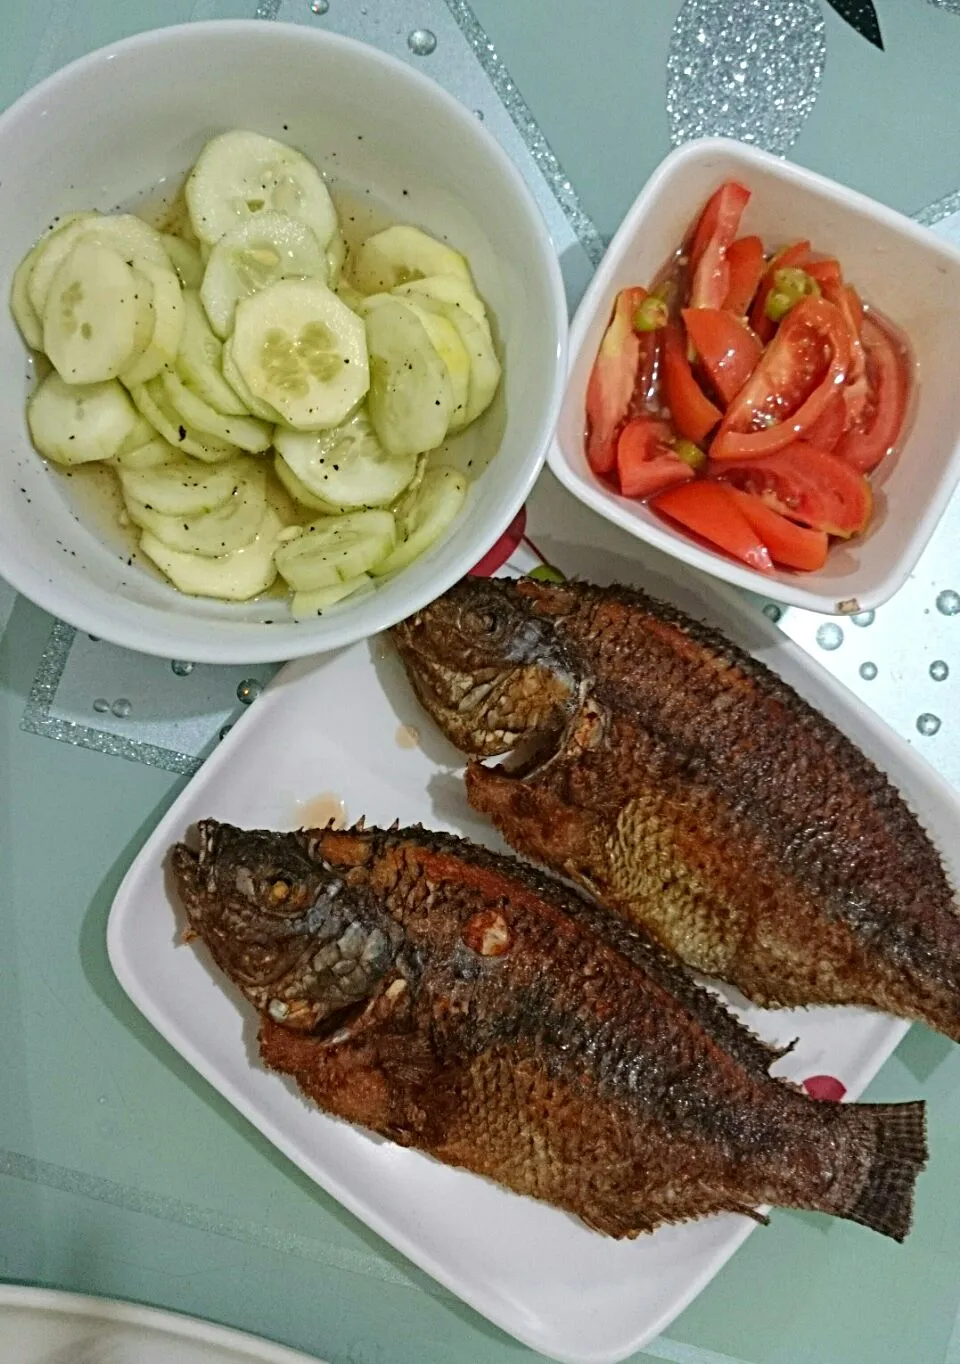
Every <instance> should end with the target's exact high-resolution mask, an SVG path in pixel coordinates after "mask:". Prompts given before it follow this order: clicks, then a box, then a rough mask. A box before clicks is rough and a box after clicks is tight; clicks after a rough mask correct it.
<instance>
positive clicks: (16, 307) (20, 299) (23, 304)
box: [10, 241, 44, 350]
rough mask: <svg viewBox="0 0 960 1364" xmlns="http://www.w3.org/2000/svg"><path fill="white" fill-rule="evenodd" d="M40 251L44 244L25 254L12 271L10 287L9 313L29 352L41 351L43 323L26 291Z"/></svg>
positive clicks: (40, 243)
mask: <svg viewBox="0 0 960 1364" xmlns="http://www.w3.org/2000/svg"><path fill="white" fill-rule="evenodd" d="M42 250H44V243H43V242H42V241H41V242H37V244H36V246H34V247H33V248H32V249H31V250H30V251H28V252H27V254H26V255H25V256H24V258H23V260H22V261H21V262H20V264H19V265H18V266H17V268H16V270H15V271H14V275H13V284H12V285H11V286H10V311H11V312H12V313H13V320H14V322H16V324H17V326H18V327H19V328H20V335H21V336H22V337H23V339H24V341H26V343H27V345H28V346H29V347H30V349H31V350H42V349H43V321H42V319H41V317H40V315H39V314H38V312H37V310H36V308H35V307H34V306H33V304H32V303H31V302H30V294H29V291H28V285H29V283H30V276H31V274H32V273H33V267H34V265H35V264H36V263H37V260H38V259H39V256H40V252H41V251H42Z"/></svg>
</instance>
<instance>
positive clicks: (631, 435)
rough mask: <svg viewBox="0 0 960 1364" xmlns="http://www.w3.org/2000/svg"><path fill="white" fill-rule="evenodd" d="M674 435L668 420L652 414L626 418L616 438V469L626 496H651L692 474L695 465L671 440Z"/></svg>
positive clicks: (682, 481)
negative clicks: (681, 455) (629, 419)
mask: <svg viewBox="0 0 960 1364" xmlns="http://www.w3.org/2000/svg"><path fill="white" fill-rule="evenodd" d="M672 436H673V430H672V428H671V426H670V425H669V423H668V422H661V421H656V420H654V419H653V418H650V417H639V418H637V420H636V421H632V422H627V424H626V426H625V427H624V428H623V430H622V431H621V432H620V439H619V440H618V441H617V473H618V474H619V476H620V491H621V492H622V493H623V495H624V497H649V496H650V495H651V493H658V492H661V491H662V490H663V489H664V488H669V487H671V486H672V485H673V484H674V483H688V482H689V481H690V479H691V478H693V469H692V468H691V467H690V465H689V464H686V463H684V461H683V460H682V459H681V458H680V456H679V455H678V454H677V452H676V451H675V450H674V448H673V446H672V445H671V444H670V441H671V439H672Z"/></svg>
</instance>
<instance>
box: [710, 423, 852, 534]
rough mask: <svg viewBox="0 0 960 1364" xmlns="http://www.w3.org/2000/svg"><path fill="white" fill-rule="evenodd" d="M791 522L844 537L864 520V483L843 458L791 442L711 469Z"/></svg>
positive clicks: (801, 442)
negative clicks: (761, 455)
mask: <svg viewBox="0 0 960 1364" xmlns="http://www.w3.org/2000/svg"><path fill="white" fill-rule="evenodd" d="M714 473H716V474H717V475H718V476H719V477H720V478H723V479H725V480H726V481H727V482H729V483H732V484H733V486H734V487H736V488H740V489H742V491H743V492H748V493H755V494H756V495H757V496H758V497H759V498H760V499H761V500H762V501H763V502H765V503H766V505H767V506H768V507H772V508H773V510H774V511H777V512H780V513H781V515H782V516H786V517H788V518H789V519H790V520H791V521H799V522H800V524H801V525H803V526H810V527H811V528H812V529H813V530H823V531H826V532H827V534H828V535H838V536H840V537H841V539H844V540H847V539H849V538H850V536H851V535H856V534H857V533H858V532H859V531H862V530H863V529H864V527H865V526H866V524H867V522H868V521H869V520H870V512H871V509H872V506H873V499H872V495H871V492H870V484H869V483H868V482H867V480H866V479H865V478H863V477H862V476H861V475H860V474H858V473H857V471H856V470H855V469H853V468H852V467H851V466H850V465H849V464H848V463H847V461H846V460H843V459H840V458H839V457H838V456H837V455H830V454H827V452H826V451H825V450H816V449H814V447H813V446H812V445H808V444H806V443H805V442H804V441H796V442H795V443H794V444H793V445H788V446H787V447H786V449H784V450H780V451H778V452H777V453H776V454H775V455H767V457H766V458H765V459H752V460H748V461H747V462H746V463H744V464H725V465H723V466H721V467H720V468H719V469H715V470H714Z"/></svg>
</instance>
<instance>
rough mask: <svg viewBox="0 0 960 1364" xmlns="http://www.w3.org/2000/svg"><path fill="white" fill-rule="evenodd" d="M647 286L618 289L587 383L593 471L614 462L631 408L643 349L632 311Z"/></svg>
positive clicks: (605, 468) (605, 470)
mask: <svg viewBox="0 0 960 1364" xmlns="http://www.w3.org/2000/svg"><path fill="white" fill-rule="evenodd" d="M646 296H647V291H646V289H641V288H639V287H638V288H635V289H621V291H620V293H619V294H617V299H616V302H615V304H614V306H613V316H612V318H611V319H610V324H609V326H608V327H607V330H606V332H605V333H604V337H603V340H602V341H601V342H600V349H599V351H598V352H597V358H596V360H595V361H594V363H593V369H592V371H591V373H590V379H589V382H588V384H587V403H586V407H587V460H588V461H589V464H590V467H591V469H592V470H593V471H594V473H596V474H609V473H610V472H611V470H612V469H613V467H614V465H615V464H616V462H617V437H618V436H619V434H620V430H621V428H622V427H623V424H624V422H625V421H626V420H627V416H628V415H629V412H630V402H631V399H632V398H633V389H634V385H635V383H636V379H637V370H638V368H639V364H640V355H641V349H642V342H641V338H640V337H639V336H638V335H637V333H636V332H635V331H634V329H633V315H634V313H635V312H636V311H637V308H638V307H639V306H640V304H641V303H642V302H643V300H644V299H645V298H646Z"/></svg>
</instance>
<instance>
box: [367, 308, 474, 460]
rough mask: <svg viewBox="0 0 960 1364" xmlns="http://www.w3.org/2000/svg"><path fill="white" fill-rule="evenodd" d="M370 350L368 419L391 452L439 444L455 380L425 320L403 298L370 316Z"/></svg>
mask: <svg viewBox="0 0 960 1364" xmlns="http://www.w3.org/2000/svg"><path fill="white" fill-rule="evenodd" d="M366 329H367V346H368V348H369V352H370V370H371V378H370V399H369V403H368V406H369V409H370V420H371V421H372V423H373V429H374V430H375V431H376V433H377V436H378V438H379V440H380V444H381V445H382V446H383V447H384V449H385V450H387V451H388V452H389V453H390V454H392V455H419V454H421V453H422V452H423V451H425V450H432V449H434V448H435V447H436V446H438V445H439V444H440V443H441V441H442V440H443V438H444V436H445V435H446V434H447V427H448V426H449V424H450V418H451V416H452V415H453V410H454V405H455V404H454V394H453V384H452V382H451V379H450V374H449V372H448V370H447V367H446V365H445V364H444V362H443V360H442V359H441V358H440V356H439V355H438V353H437V351H436V349H435V347H434V345H433V342H432V341H431V340H430V337H429V335H428V333H427V329H426V327H425V326H424V325H423V322H422V321H421V320H420V318H419V317H418V316H417V314H416V313H415V312H414V310H413V309H412V308H411V307H410V305H409V304H407V303H404V302H403V300H402V299H399V298H387V299H385V300H384V301H383V302H382V303H380V304H379V305H378V306H376V307H374V308H372V309H371V310H370V311H369V312H368V313H367V317H366Z"/></svg>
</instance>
